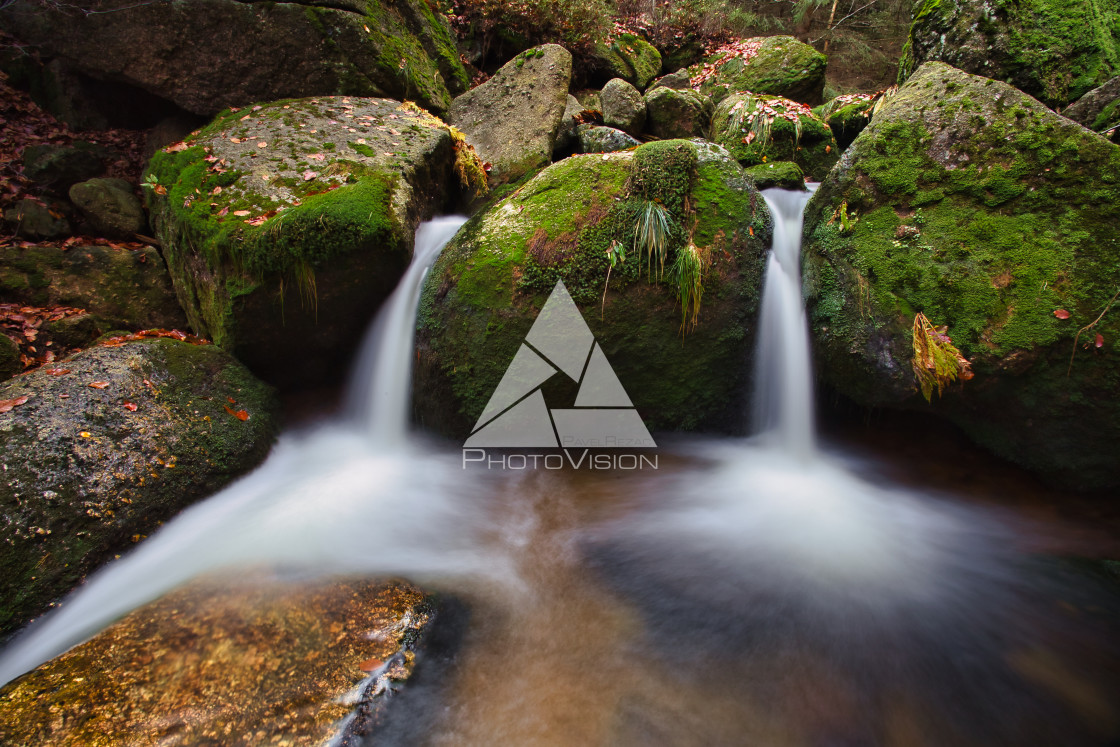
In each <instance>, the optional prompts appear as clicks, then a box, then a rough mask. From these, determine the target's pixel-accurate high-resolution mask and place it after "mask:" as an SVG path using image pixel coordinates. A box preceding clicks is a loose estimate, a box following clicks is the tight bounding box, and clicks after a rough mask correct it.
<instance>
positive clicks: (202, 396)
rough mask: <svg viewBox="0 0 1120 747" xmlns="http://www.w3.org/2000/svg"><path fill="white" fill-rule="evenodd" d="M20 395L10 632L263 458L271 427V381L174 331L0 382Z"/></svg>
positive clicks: (11, 417)
mask: <svg viewBox="0 0 1120 747" xmlns="http://www.w3.org/2000/svg"><path fill="white" fill-rule="evenodd" d="M23 397H27V400H26V402H24V403H23V404H21V405H19V406H17V407H14V408H13V409H12V410H10V411H9V412H6V413H2V414H0V453H2V454H3V457H2V461H3V473H4V480H3V482H0V517H2V523H0V632H2V633H6V632H10V631H12V630H13V629H15V628H17V627H19V626H20V625H22V624H23V623H25V622H27V620H28V619H30V618H31V617H33V616H34V615H37V614H39V613H40V612H42V611H43V610H44V609H45V608H46V607H47V605H48V603H50V602H51V601H52V600H54V599H55V598H57V597H58V596H60V595H61V594H64V593H65V592H67V591H69V590H70V589H71V588H73V587H74V586H75V585H76V584H77V583H78V581H80V580H81V578H82V576H83V575H84V574H86V573H88V572H89V571H91V570H93V569H94V568H95V567H97V565H99V564H100V563H102V562H103V561H105V560H107V559H109V558H111V557H112V556H113V554H114V553H119V552H122V551H123V550H125V549H126V548H128V547H129V546H130V545H131V544H132V543H133V542H134V541H136V539H137V538H138V537H139V536H141V535H145V534H147V533H148V532H151V531H153V530H154V529H155V528H156V527H157V526H158V525H159V523H160V522H161V521H163V520H165V519H167V518H169V517H170V516H171V515H172V514H174V513H175V512H176V511H178V510H180V509H182V508H183V507H185V506H187V505H190V504H191V503H192V502H194V501H196V500H198V499H201V498H204V497H206V496H207V495H209V494H210V493H212V492H214V491H215V490H217V489H218V488H220V487H222V486H223V485H225V484H226V483H228V482H229V481H230V480H232V479H234V478H235V477H237V476H238V475H240V474H242V473H243V472H245V471H247V470H248V469H250V468H252V467H253V466H255V465H256V464H257V463H259V462H260V461H261V460H262V459H263V458H264V456H265V454H266V453H267V452H268V449H269V447H270V445H271V443H272V439H273V437H274V436H275V433H276V421H275V412H276V403H275V401H274V399H273V396H272V392H271V390H270V389H269V388H268V387H266V386H265V385H263V384H261V383H260V382H259V381H257V380H256V379H254V378H253V377H252V375H250V374H249V372H248V371H247V370H246V369H245V368H244V367H243V366H242V365H240V364H239V363H237V362H236V361H234V360H233V359H232V358H231V357H230V356H229V355H228V354H227V353H225V352H223V351H222V350H220V349H219V348H217V347H215V346H213V345H192V344H189V343H187V342H180V341H178V340H173V339H167V338H163V339H154V340H142V341H138V342H128V343H124V344H122V345H119V346H115V347H106V346H100V347H94V348H90V349H88V350H84V351H82V352H80V353H78V354H77V355H75V356H73V357H72V358H69V359H64V360H62V361H58V362H56V363H55V364H54V367H53V368H52V369H45V368H41V369H37V370H35V371H32V372H30V373H27V374H24V375H22V376H17V377H16V378H14V379H10V380H8V381H6V382H4V383H3V384H0V399H4V400H7V399H22V398H23ZM230 400H233V402H234V405H233V406H232V407H231V406H230V405H229V402H230ZM240 411H244V412H245V413H246V414H247V416H248V417H247V419H245V420H242V419H240V418H239V417H237V416H236V415H235V414H231V412H232V413H236V412H240Z"/></svg>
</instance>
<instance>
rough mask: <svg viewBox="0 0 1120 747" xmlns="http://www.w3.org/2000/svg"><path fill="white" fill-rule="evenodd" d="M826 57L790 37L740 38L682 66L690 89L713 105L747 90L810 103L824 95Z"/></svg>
mask: <svg viewBox="0 0 1120 747" xmlns="http://www.w3.org/2000/svg"><path fill="white" fill-rule="evenodd" d="M827 64H828V59H827V58H826V57H825V56H824V55H823V54H821V53H820V52H818V51H817V50H815V49H813V48H812V47H810V46H809V45H808V44H804V43H802V42H799V41H798V40H797V39H794V38H793V37H792V36H768V37H755V38H752V39H743V40H742V41H739V42H736V43H735V44H731V45H727V46H725V47H721V48H720V49H719V50H717V51H716V52H715V53H713V54H712V55H711V56H709V57H708V58H707V59H706V60H705V61H704V62H702V63H698V64H696V65H693V66H692V67H690V68H689V69H688V71H689V75H690V76H691V77H692V87H693V88H695V89H698V90H699V91H700V92H701V93H703V94H705V95H707V96H710V97H711V98H712V101H714V102H715V103H717V104H718V103H719V102H720V101H722V100H723V99H724V97H725V96H728V95H730V94H733V93H739V92H744V91H749V92H751V93H757V94H763V95H767V96H781V97H783V98H787V99H792V100H793V101H797V102H799V103H802V104H808V105H810V106H816V105H817V104H820V103H821V101H822V100H823V96H824V73H825V67H826V66H827Z"/></svg>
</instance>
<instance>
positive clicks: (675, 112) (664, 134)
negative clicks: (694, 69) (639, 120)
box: [645, 86, 713, 140]
mask: <svg viewBox="0 0 1120 747" xmlns="http://www.w3.org/2000/svg"><path fill="white" fill-rule="evenodd" d="M645 102H646V130H647V131H648V132H649V134H650V135H653V136H654V137H658V138H661V139H662V140H671V139H673V138H693V137H706V136H707V134H708V126H709V125H710V124H711V120H712V108H713V107H712V100H711V99H710V98H708V97H707V96H705V95H703V94H701V93H697V92H696V91H693V90H691V89H688V88H685V89H683V90H678V89H675V88H670V87H666V86H658V87H657V88H653V89H651V90H649V91H646V95H645Z"/></svg>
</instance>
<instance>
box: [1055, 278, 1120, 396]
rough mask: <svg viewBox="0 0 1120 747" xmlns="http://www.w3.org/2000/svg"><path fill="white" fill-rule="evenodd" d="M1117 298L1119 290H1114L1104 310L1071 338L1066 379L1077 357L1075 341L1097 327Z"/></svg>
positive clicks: (1119, 296)
mask: <svg viewBox="0 0 1120 747" xmlns="http://www.w3.org/2000/svg"><path fill="white" fill-rule="evenodd" d="M1117 298H1120V288H1117V289H1116V292H1115V293H1114V294H1112V298H1111V299H1110V300H1109V302H1108V303H1106V304H1105V305H1104V310H1103V311H1101V315H1100V316H1098V317H1097V318H1096V319H1094V320H1093V322H1092V323H1091V324H1086V325H1085V326H1084V327H1082V328H1081V329H1079V330H1077V334H1076V335H1074V336H1073V352H1072V353H1070V354H1069V368H1067V369H1066V378H1069V374H1070V372H1071V371H1073V358H1074V356H1076V355H1077V341H1078V339H1079V338H1080V337H1081V333H1082V332H1088V331H1089V330H1091V329H1092V328H1093V327H1095V326H1097V322H1099V321H1100V320H1101V319H1104V315H1105V314H1107V313H1108V310H1109V309H1111V308H1112V304H1114V303H1116V299H1117Z"/></svg>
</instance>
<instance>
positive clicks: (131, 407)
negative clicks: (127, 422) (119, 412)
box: [124, 402, 136, 412]
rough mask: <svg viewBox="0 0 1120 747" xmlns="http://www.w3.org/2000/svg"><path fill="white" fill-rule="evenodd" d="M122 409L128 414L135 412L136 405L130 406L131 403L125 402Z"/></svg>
mask: <svg viewBox="0 0 1120 747" xmlns="http://www.w3.org/2000/svg"><path fill="white" fill-rule="evenodd" d="M124 409H126V410H128V411H129V412H136V405H134V404H132V403H131V402H125V403H124Z"/></svg>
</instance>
